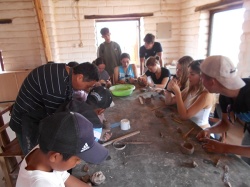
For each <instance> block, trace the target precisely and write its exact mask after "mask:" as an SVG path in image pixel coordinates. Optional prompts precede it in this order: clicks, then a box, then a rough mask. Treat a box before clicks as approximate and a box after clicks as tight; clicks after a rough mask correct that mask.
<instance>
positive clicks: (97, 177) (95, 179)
mask: <svg viewBox="0 0 250 187" xmlns="http://www.w3.org/2000/svg"><path fill="white" fill-rule="evenodd" d="M105 179H106V177H105V176H104V175H103V173H102V172H101V171H97V172H95V173H94V174H93V175H92V176H91V178H90V180H91V182H92V183H93V184H94V185H100V184H102V183H103V182H104V181H105Z"/></svg>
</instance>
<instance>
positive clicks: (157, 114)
mask: <svg viewBox="0 0 250 187" xmlns="http://www.w3.org/2000/svg"><path fill="white" fill-rule="evenodd" d="M155 116H156V117H157V118H163V117H164V114H163V112H162V111H160V110H155Z"/></svg>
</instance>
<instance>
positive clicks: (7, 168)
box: [0, 103, 24, 187]
mask: <svg viewBox="0 0 250 187" xmlns="http://www.w3.org/2000/svg"><path fill="white" fill-rule="evenodd" d="M12 105H13V104H12V103H11V104H1V105H0V164H1V167H2V170H3V174H4V178H5V182H6V186H7V187H12V186H14V184H13V182H12V179H11V175H13V172H14V171H15V169H17V168H18V167H19V163H18V162H17V159H16V156H20V157H22V158H23V157H24V155H23V153H22V150H21V147H20V145H19V142H18V140H17V138H14V139H13V140H11V139H10V137H9V135H8V133H7V128H8V127H9V120H7V121H8V122H4V117H3V115H4V114H8V113H9V112H10V111H11V109H12ZM5 118H6V116H5Z"/></svg>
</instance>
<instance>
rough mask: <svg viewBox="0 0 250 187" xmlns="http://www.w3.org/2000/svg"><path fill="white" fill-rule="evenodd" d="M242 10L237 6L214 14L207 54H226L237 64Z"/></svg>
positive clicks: (242, 18)
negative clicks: (208, 52)
mask: <svg viewBox="0 0 250 187" xmlns="http://www.w3.org/2000/svg"><path fill="white" fill-rule="evenodd" d="M244 11H245V9H244V8H239V9H233V10H227V11H223V12H217V13H215V14H214V17H213V23H212V35H211V46H210V54H209V55H224V56H227V57H229V58H230V59H231V60H232V62H233V63H234V64H235V66H237V64H238V62H239V59H238V55H239V52H240V49H239V48H240V37H241V35H242V32H243V31H242V24H243V21H244V16H243V14H244Z"/></svg>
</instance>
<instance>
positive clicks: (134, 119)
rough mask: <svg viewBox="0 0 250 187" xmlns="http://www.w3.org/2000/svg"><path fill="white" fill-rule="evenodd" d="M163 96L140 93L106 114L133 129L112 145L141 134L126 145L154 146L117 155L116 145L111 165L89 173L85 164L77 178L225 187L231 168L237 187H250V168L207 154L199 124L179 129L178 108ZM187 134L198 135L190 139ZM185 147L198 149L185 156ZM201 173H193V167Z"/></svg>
mask: <svg viewBox="0 0 250 187" xmlns="http://www.w3.org/2000/svg"><path fill="white" fill-rule="evenodd" d="M139 96H143V97H144V98H149V97H152V102H151V103H150V104H145V103H144V104H141V103H140V102H139V99H138V97H139ZM161 98H163V96H161V95H159V94H158V93H156V92H144V93H142V92H140V89H136V90H135V91H134V92H133V93H132V94H131V95H130V96H128V97H113V100H114V103H115V106H114V107H112V108H109V109H107V110H106V111H105V117H106V119H107V120H108V121H109V122H110V123H111V124H114V123H117V122H119V121H120V120H121V119H124V118H127V119H129V120H130V125H131V129H130V130H127V131H123V130H121V129H120V127H115V128H112V133H113V135H112V138H111V140H112V139H115V138H118V137H121V136H123V135H126V134H129V133H132V132H134V131H140V134H137V135H135V136H132V137H129V138H127V139H126V140H124V141H128V142H129V141H134V142H138V141H139V142H141V141H145V142H148V141H151V142H152V143H151V144H145V145H140V144H139V145H133V144H128V145H126V148H125V149H123V150H116V149H115V148H114V147H113V145H108V146H106V147H107V148H108V149H109V152H110V156H111V159H110V160H106V161H105V162H104V163H102V164H100V165H93V164H88V167H89V171H88V172H84V171H83V169H82V168H83V166H84V165H85V164H86V163H84V162H82V164H80V165H78V166H76V168H74V169H73V175H75V176H77V177H82V176H84V175H86V174H89V175H91V174H93V173H94V172H96V171H102V172H103V174H104V175H105V176H106V180H105V183H103V184H101V185H100V187H149V186H150V187H152V186H153V187H169V186H186V187H188V186H190V187H195V186H197V187H204V186H209V187H211V186H216V187H219V186H222V187H223V186H225V184H224V183H223V176H224V174H225V171H224V166H225V165H227V166H228V167H229V172H228V177H229V182H230V183H231V185H232V186H240V187H246V186H250V175H249V172H250V167H249V165H247V164H246V163H245V162H244V161H242V160H241V159H240V158H239V157H237V156H235V155H231V154H230V155H229V154H228V155H224V154H215V153H207V152H205V151H204V150H203V149H202V147H201V144H200V143H199V142H198V141H197V140H196V138H195V136H196V135H197V133H198V132H199V131H200V130H201V129H200V128H199V127H198V126H196V125H195V124H194V123H193V122H191V121H189V120H187V121H183V122H182V123H178V122H176V121H174V120H172V119H171V115H172V113H173V112H175V111H174V110H175V108H173V107H166V106H165V105H164V102H163V100H162V99H161ZM159 106H162V107H161V108H159V109H158V110H160V111H162V112H163V113H164V116H165V117H164V118H157V117H156V116H155V110H154V109H155V108H157V107H159ZM178 127H179V129H181V130H182V132H183V134H185V133H186V132H188V131H189V130H190V129H192V128H194V130H193V131H192V132H191V133H190V134H189V136H188V138H187V139H183V137H182V136H183V134H182V133H179V132H177V128H178ZM184 141H186V142H190V143H192V144H193V145H194V148H195V150H194V153H193V154H192V155H186V154H183V153H182V152H181V151H180V144H181V143H183V142H184ZM218 160H219V162H218V163H217V161H218ZM193 161H194V162H195V163H197V165H198V166H197V167H195V168H194V167H192V162H193Z"/></svg>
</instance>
